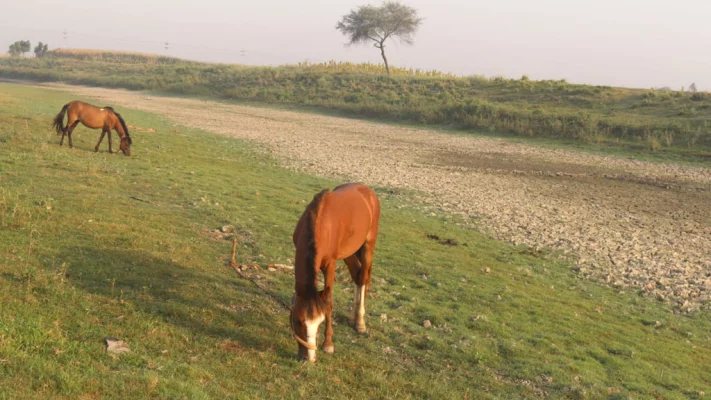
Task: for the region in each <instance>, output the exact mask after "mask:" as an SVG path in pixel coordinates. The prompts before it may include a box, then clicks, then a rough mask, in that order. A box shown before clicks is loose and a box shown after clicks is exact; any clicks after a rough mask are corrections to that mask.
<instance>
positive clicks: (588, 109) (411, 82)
mask: <svg viewBox="0 0 711 400" xmlns="http://www.w3.org/2000/svg"><path fill="white" fill-rule="evenodd" d="M381 71H382V67H380V66H377V65H372V64H360V65H356V64H350V63H335V62H330V63H324V64H308V63H302V64H298V65H290V66H282V67H246V66H240V65H224V64H206V63H199V62H192V61H186V60H181V59H177V58H171V57H161V56H155V55H147V54H135V53H117V52H105V51H83V50H63V51H60V50H54V51H50V52H48V53H46V55H45V56H44V57H42V58H39V59H23V58H2V59H0V77H2V78H13V79H27V80H34V81H45V82H57V81H62V82H66V83H70V84H83V85H92V86H102V87H112V88H126V89H132V90H151V91H161V92H165V93H172V94H179V95H197V96H210V97H214V98H222V99H235V100H246V101H256V102H265V103H270V104H285V105H296V106H308V107H318V108H325V109H328V110H335V111H339V112H342V113H346V114H348V115H353V116H358V117H367V118H377V119H385V120H389V121H399V122H407V123H414V124H426V125H438V126H446V127H452V128H457V129H476V130H478V131H488V132H496V133H508V134H515V135H519V136H526V137H548V138H558V139H561V138H562V139H572V140H575V141H583V142H588V143H604V144H610V145H612V146H632V147H636V148H640V149H647V150H651V151H658V150H663V149H670V148H672V149H676V150H680V151H683V152H691V153H694V154H700V155H702V156H703V157H708V156H709V155H710V154H711V152H710V151H709V150H710V149H711V125H709V120H711V95H709V93H704V92H696V93H691V92H681V91H655V90H642V89H623V88H611V87H607V86H588V85H575V84H570V83H567V82H566V81H565V80H559V81H552V80H547V81H532V80H530V79H528V78H527V77H525V76H524V77H522V78H521V79H517V80H512V79H504V78H484V77H478V76H472V77H456V76H453V75H449V74H445V73H440V72H437V71H420V70H412V69H401V68H391V75H390V76H385V75H382V74H381Z"/></svg>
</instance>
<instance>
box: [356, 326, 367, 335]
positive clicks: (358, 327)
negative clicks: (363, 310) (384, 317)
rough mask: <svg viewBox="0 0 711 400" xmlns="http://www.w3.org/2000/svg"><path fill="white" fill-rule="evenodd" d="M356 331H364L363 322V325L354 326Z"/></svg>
mask: <svg viewBox="0 0 711 400" xmlns="http://www.w3.org/2000/svg"><path fill="white" fill-rule="evenodd" d="M355 330H356V332H358V333H365V332H366V331H367V329H366V328H365V324H363V325H357V326H356V328H355Z"/></svg>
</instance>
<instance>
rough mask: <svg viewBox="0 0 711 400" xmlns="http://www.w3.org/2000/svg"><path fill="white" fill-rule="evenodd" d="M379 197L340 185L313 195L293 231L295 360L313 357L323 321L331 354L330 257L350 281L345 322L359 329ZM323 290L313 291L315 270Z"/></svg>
mask: <svg viewBox="0 0 711 400" xmlns="http://www.w3.org/2000/svg"><path fill="white" fill-rule="evenodd" d="M379 219H380V201H379V200H378V197H377V196H376V195H375V192H373V191H372V190H371V189H369V188H367V187H366V186H363V185H361V184H354V183H350V184H345V185H341V186H338V187H337V188H335V189H334V190H333V191H329V190H328V189H325V190H323V191H322V192H321V193H319V194H317V195H316V196H314V198H313V200H312V201H311V203H310V204H309V205H308V206H307V207H306V210H305V211H304V213H303V214H302V215H301V218H300V219H299V222H298V223H297V224H296V229H295V230H294V237H293V239H294V245H295V246H296V256H295V259H294V274H295V278H296V285H295V289H296V294H295V295H294V297H293V298H292V302H293V304H292V309H291V316H290V317H289V318H290V322H291V329H292V330H293V335H294V339H296V341H297V342H298V343H299V358H301V359H307V360H309V361H311V362H314V361H316V349H317V347H316V338H317V337H318V329H319V325H320V324H321V322H323V321H326V335H325V336H326V337H325V340H324V341H323V350H324V351H325V352H326V353H333V350H334V348H333V341H332V337H333V327H332V326H331V312H332V311H333V299H332V293H333V282H334V280H335V279H336V261H337V260H345V262H346V264H347V265H348V269H349V270H350V273H351V278H353V282H354V283H355V296H354V299H353V311H352V313H351V324H353V326H354V328H355V329H356V330H357V331H358V332H365V319H364V317H365V295H366V293H367V290H368V288H369V287H370V268H371V266H372V262H373V250H374V249H375V240H376V239H377V236H378V220H379ZM319 271H322V272H323V277H324V288H323V290H322V291H318V272H319Z"/></svg>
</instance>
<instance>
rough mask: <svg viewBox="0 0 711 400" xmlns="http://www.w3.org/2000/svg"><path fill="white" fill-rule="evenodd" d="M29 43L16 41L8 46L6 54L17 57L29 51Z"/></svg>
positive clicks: (27, 41)
mask: <svg viewBox="0 0 711 400" xmlns="http://www.w3.org/2000/svg"><path fill="white" fill-rule="evenodd" d="M30 47H31V46H30V41H29V40H18V41H17V42H15V43H13V44H11V45H10V48H9V49H8V53H10V55H11V56H19V55H23V54H25V53H27V52H28V51H30Z"/></svg>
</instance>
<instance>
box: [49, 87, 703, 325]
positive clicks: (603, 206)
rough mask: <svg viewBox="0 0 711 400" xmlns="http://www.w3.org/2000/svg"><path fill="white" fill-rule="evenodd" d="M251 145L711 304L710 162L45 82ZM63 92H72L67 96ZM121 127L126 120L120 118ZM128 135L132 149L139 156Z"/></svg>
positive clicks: (686, 301) (630, 281) (687, 305)
mask: <svg viewBox="0 0 711 400" xmlns="http://www.w3.org/2000/svg"><path fill="white" fill-rule="evenodd" d="M53 86H54V87H57V88H60V89H62V90H66V91H70V92H74V93H76V94H78V95H82V96H87V97H92V98H96V99H97V101H98V103H100V104H110V105H115V106H117V107H130V108H133V109H139V110H144V111H149V112H153V113H157V114H160V115H163V116H165V117H166V118H168V119H170V120H172V121H174V122H175V123H178V124H181V125H184V126H188V127H192V128H201V129H204V130H208V131H211V132H215V133H220V134H225V135H229V136H233V137H237V138H242V139H248V140H251V141H254V142H256V143H259V144H260V145H261V146H262V148H264V149H265V151H267V152H270V153H272V154H273V155H275V156H276V157H277V158H278V159H279V160H281V162H283V163H284V164H285V165H287V166H289V167H291V168H296V169H299V170H302V171H306V172H308V173H312V174H318V175H324V176H331V177H333V176H336V177H342V178H347V179H351V180H358V181H362V182H364V183H367V184H372V185H379V186H388V187H393V188H401V189H414V190H417V191H419V192H421V193H424V196H423V199H422V200H423V201H424V202H425V204H426V206H425V207H426V208H428V209H429V210H431V212H441V211H446V212H448V213H454V214H457V215H460V216H463V217H464V218H465V220H470V221H473V223H475V224H476V226H477V227H478V228H479V229H480V230H482V231H484V232H486V233H488V234H489V235H491V236H493V237H496V238H498V239H501V240H505V241H508V242H512V243H517V244H527V245H530V246H532V247H534V248H539V247H549V248H553V249H558V250H562V251H564V252H568V253H572V254H575V255H577V257H578V259H579V262H578V268H577V269H578V271H579V273H580V274H581V275H583V276H585V277H589V278H593V279H601V280H603V281H605V282H608V283H610V284H612V285H614V286H616V287H619V288H626V287H632V288H637V289H640V290H641V292H642V293H644V294H645V295H648V296H653V297H655V298H657V299H659V300H669V301H672V302H673V304H674V305H675V306H676V307H677V308H679V309H681V310H684V311H689V310H694V309H697V308H698V307H700V306H702V307H709V308H711V302H710V301H709V300H711V166H709V167H694V166H685V165H678V164H658V163H649V162H643V161H635V160H627V159H621V158H616V157H608V156H602V155H595V154H588V153H583V152H577V151H571V150H562V149H550V148H541V147H536V146H532V145H526V144H515V143H511V142H509V141H506V140H503V139H493V138H482V137H473V136H466V135H454V134H446V133H441V132H437V131H433V130H426V129H413V128H406V127H395V126H391V125H384V124H377V123H371V122H363V121H358V120H353V119H346V118H336V117H328V116H321V115H314V114H309V113H298V112H291V111H284V110H275V109H269V108H255V107H249V106H242V105H229V104H222V103H218V102H210V101H203V100H194V99H179V98H167V97H157V96H150V95H145V94H141V93H136V92H129V91H124V90H108V89H98V88H85V87H73V86H61V85H53ZM68 100H69V99H68ZM128 123H129V124H130V121H128ZM144 134H150V133H140V132H136V133H134V134H133V135H132V136H133V137H134V149H133V150H134V152H140V146H141V145H140V143H141V139H140V137H141V135H144Z"/></svg>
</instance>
